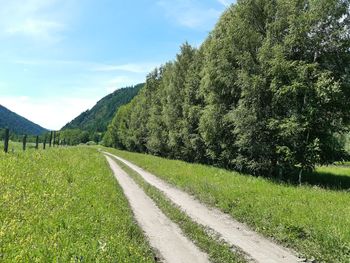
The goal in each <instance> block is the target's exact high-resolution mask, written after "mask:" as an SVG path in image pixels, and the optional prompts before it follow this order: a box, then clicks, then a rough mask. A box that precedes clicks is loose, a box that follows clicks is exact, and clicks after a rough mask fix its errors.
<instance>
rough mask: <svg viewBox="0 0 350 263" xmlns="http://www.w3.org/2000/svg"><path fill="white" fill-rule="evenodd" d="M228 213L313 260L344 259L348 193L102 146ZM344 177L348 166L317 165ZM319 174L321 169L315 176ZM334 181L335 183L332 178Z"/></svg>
mask: <svg viewBox="0 0 350 263" xmlns="http://www.w3.org/2000/svg"><path fill="white" fill-rule="evenodd" d="M107 150H108V151H110V152H111V153H113V154H116V155H118V156H120V157H122V158H125V159H127V160H129V161H131V162H133V163H134V164H136V165H138V166H140V167H141V168H143V169H145V170H147V171H149V172H151V173H153V174H155V175H157V176H158V177H160V178H161V179H163V180H165V181H167V182H168V183H170V184H172V185H175V186H177V187H179V188H180V189H182V190H184V191H186V192H188V193H190V194H192V195H194V196H195V197H196V198H198V199H199V200H201V201H203V202H205V203H207V204H208V205H210V206H212V207H215V208H219V209H221V210H222V211H224V212H226V213H228V214H230V215H232V217H233V218H235V219H237V220H239V221H240V222H244V223H246V224H248V225H249V226H250V227H251V228H253V229H254V230H256V231H257V232H260V233H262V234H264V235H265V236H269V237H271V238H272V239H274V240H277V241H279V242H281V243H282V244H284V245H286V246H289V247H292V248H294V249H295V250H296V251H297V252H299V253H301V254H302V255H303V256H304V257H307V258H309V259H311V258H315V259H316V261H317V262H348V259H349V256H350V209H349V202H350V195H349V193H348V191H347V190H345V191H341V190H338V191H334V190H328V189H323V188H320V187H317V186H311V185H310V186H301V187H296V186H293V185H290V184H284V183H276V182H272V181H271V180H268V179H265V178H262V177H253V176H247V175H243V174H240V173H237V172H232V171H228V170H224V169H219V168H215V167H212V166H205V165H198V164H190V163H185V162H183V161H176V160H167V159H163V158H159V157H155V156H152V155H145V154H138V153H130V152H125V151H119V150H114V149H107ZM317 171H318V172H320V173H325V172H326V173H329V174H332V175H333V180H334V182H335V181H337V179H339V176H342V177H347V179H348V180H347V182H348V187H350V183H349V182H350V180H349V179H350V167H321V168H318V169H317ZM319 177H320V178H321V177H322V174H320V175H319ZM338 183H339V182H338Z"/></svg>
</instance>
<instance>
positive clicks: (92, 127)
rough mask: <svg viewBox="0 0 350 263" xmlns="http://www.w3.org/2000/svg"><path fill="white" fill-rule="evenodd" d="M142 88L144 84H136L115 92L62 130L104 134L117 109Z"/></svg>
mask: <svg viewBox="0 0 350 263" xmlns="http://www.w3.org/2000/svg"><path fill="white" fill-rule="evenodd" d="M143 86H144V84H138V85H136V86H134V87H127V88H122V89H118V90H116V91H115V92H113V93H112V94H109V95H108V96H106V97H104V98H103V99H101V100H100V101H99V102H97V103H96V105H95V106H94V107H93V108H92V109H91V110H87V111H85V112H83V113H82V114H80V115H79V116H78V117H76V118H75V119H74V120H72V121H71V122H70V123H68V124H66V125H65V126H64V127H63V128H62V130H67V129H80V130H83V131H88V132H89V133H94V132H105V131H106V130H107V126H108V124H109V122H110V121H111V120H112V118H113V116H114V114H115V113H116V111H117V110H118V108H119V107H120V106H122V105H124V104H127V103H129V102H130V101H131V100H132V99H133V98H134V97H135V96H136V95H137V93H138V92H139V90H140V89H141V88H142V87H143Z"/></svg>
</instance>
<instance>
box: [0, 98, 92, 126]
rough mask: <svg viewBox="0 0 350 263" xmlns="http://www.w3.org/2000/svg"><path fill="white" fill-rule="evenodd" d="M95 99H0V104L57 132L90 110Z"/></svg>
mask: <svg viewBox="0 0 350 263" xmlns="http://www.w3.org/2000/svg"><path fill="white" fill-rule="evenodd" d="M96 101H97V100H96V99H87V98H79V97H76V98H60V97H51V98H50V97H49V98H45V99H34V98H29V97H25V96H21V97H5V96H1V97H0V104H1V105H3V106H5V107H6V108H8V109H9V110H11V111H13V112H16V113H17V114H19V115H21V116H23V117H25V118H27V119H29V120H30V121H33V122H35V123H37V124H39V125H41V126H43V127H45V128H48V129H53V130H58V129H60V128H62V127H63V126H64V125H65V124H66V123H68V122H69V121H71V120H72V119H74V118H75V117H76V116H78V115H79V114H80V113H82V112H83V111H85V110H87V109H90V108H91V107H93V105H94V104H95V103H96Z"/></svg>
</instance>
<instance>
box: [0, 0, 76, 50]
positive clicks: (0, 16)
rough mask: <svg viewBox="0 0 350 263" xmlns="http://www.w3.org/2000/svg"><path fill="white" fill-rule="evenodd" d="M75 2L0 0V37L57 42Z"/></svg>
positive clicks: (60, 0)
mask: <svg viewBox="0 0 350 263" xmlns="http://www.w3.org/2000/svg"><path fill="white" fill-rule="evenodd" d="M74 2H75V0H71V1H69V0H11V1H7V0H0V5H1V9H0V34H2V35H5V36H8V37H14V36H22V37H27V38H29V39H31V40H35V41H41V42H43V41H45V42H49V43H51V42H57V41H59V40H60V39H62V33H63V32H64V31H65V30H66V29H67V25H66V20H67V18H68V13H70V12H69V11H70V10H71V9H72V8H70V7H72V4H73V3H74Z"/></svg>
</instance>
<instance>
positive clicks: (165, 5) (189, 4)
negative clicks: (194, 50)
mask: <svg viewBox="0 0 350 263" xmlns="http://www.w3.org/2000/svg"><path fill="white" fill-rule="evenodd" d="M158 5H159V6H160V7H161V8H162V9H163V10H164V11H165V15H166V16H167V17H168V18H169V19H171V20H174V21H176V23H178V24H179V25H181V26H184V27H188V28H192V29H200V30H209V29H211V28H212V27H213V25H214V24H215V22H216V21H217V19H218V18H219V16H220V14H221V12H222V10H216V9H214V8H208V7H205V6H203V4H201V2H200V1H197V0H172V1H169V0H161V1H158Z"/></svg>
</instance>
